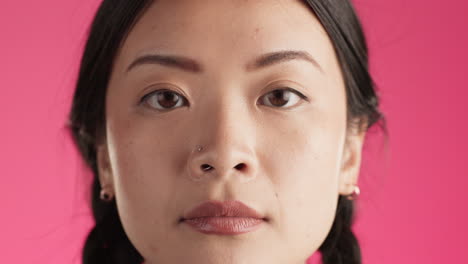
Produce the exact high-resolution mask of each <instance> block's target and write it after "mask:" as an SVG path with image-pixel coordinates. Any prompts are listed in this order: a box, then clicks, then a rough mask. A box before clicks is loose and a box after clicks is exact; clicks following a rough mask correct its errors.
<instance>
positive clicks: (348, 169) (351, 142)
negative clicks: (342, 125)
mask: <svg viewBox="0 0 468 264" xmlns="http://www.w3.org/2000/svg"><path fill="white" fill-rule="evenodd" d="M363 123H364V124H362V125H361V126H360V127H359V129H357V131H356V129H354V130H353V131H351V133H348V135H347V136H346V142H345V145H344V150H343V156H342V158H341V161H342V162H341V169H340V177H339V193H340V194H341V195H345V196H346V195H350V194H352V193H353V191H354V186H355V185H357V183H358V177H359V170H360V167H361V156H362V146H363V144H364V138H365V135H366V129H365V128H366V126H367V124H365V122H363Z"/></svg>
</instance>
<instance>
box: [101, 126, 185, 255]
mask: <svg viewBox="0 0 468 264" xmlns="http://www.w3.org/2000/svg"><path fill="white" fill-rule="evenodd" d="M134 121H135V120H134ZM134 121H133V122H134ZM126 124H130V123H127V122H125V121H123V122H122V121H119V122H115V123H112V121H111V120H109V121H108V127H109V129H108V134H107V135H108V140H109V146H110V148H109V154H110V158H111V166H112V171H113V178H114V185H115V186H114V187H115V192H116V199H117V206H118V211H119V214H120V217H121V221H122V225H123V226H124V229H125V230H126V232H127V234H128V237H129V239H130V240H132V242H133V243H134V244H135V245H137V246H144V245H147V244H148V243H147V242H148V241H154V238H158V239H161V240H164V239H165V238H167V237H168V235H169V234H168V233H167V229H166V228H150V229H148V228H147V227H149V226H153V227H156V226H170V225H173V224H174V222H175V221H177V216H176V215H174V216H173V217H172V216H171V217H168V216H165V215H164V214H165V213H167V212H173V211H174V209H173V208H171V206H173V205H174V204H175V203H174V201H171V200H170V198H171V197H173V195H172V194H173V191H174V190H177V188H175V186H176V182H175V178H176V177H174V170H173V169H172V170H171V168H175V167H176V165H174V164H173V163H172V162H174V161H173V158H171V157H172V156H170V155H167V152H168V151H170V149H171V146H170V145H171V144H170V143H171V141H170V140H167V136H168V135H164V134H161V132H159V133H158V135H157V136H156V135H155V134H154V133H148V131H154V129H148V128H144V127H142V126H141V125H137V123H133V124H132V125H126ZM144 131H146V132H144ZM160 131H163V130H160ZM143 132H144V133H143ZM160 138H165V139H166V140H160ZM139 248H141V247H139Z"/></svg>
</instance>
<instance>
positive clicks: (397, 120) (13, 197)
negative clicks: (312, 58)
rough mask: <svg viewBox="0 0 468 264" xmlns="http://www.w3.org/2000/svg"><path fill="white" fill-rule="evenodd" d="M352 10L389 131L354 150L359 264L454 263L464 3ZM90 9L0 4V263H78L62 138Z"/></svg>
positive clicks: (466, 183)
mask: <svg viewBox="0 0 468 264" xmlns="http://www.w3.org/2000/svg"><path fill="white" fill-rule="evenodd" d="M354 2H355V3H356V6H357V9H358V12H359V14H360V15H361V19H362V21H363V23H364V28H365V31H366V33H367V37H368V41H369V44H370V58H371V70H372V73H373V75H374V78H375V80H376V82H377V84H378V86H379V89H380V94H381V96H382V99H381V100H382V109H383V111H384V113H385V114H386V115H387V119H388V125H389V131H390V142H389V148H388V149H386V148H385V145H384V143H385V142H384V140H383V139H382V137H381V136H378V135H379V134H377V133H371V134H369V137H368V140H369V141H368V142H366V146H365V151H364V157H363V159H364V160H363V165H362V173H361V177H360V180H359V184H360V187H361V191H362V194H361V196H360V201H359V204H358V217H357V220H356V224H355V226H354V230H355V231H356V233H357V234H358V238H359V240H360V242H361V246H362V253H363V263H364V264H376V263H378V264H393V263H400V264H406V263H408V264H414V263H468V256H467V255H466V252H465V251H466V245H467V243H466V239H467V237H468V230H467V227H466V223H468V210H467V206H466V205H465V202H464V199H465V197H466V193H467V192H466V189H467V187H468V169H467V167H466V163H467V154H466V150H467V149H468V139H467V137H466V136H467V135H468V122H467V118H466V114H468V111H467V110H468V107H467V105H468V103H467V102H466V101H467V100H468V87H467V83H468V82H467V75H468V72H467V70H466V68H467V66H466V64H467V62H468V52H467V51H466V49H467V48H468V33H467V32H468V31H467V29H466V28H467V26H468V23H467V18H466V12H467V11H468V2H467V1H464V0H458V1H457V0H447V1H435V0H434V1H432V0H431V1H428V0H411V1H408V0H392V1H389V0H355V1H354ZM97 4H98V1H96V0H68V1H63V0H43V1H33V0H27V1H13V0H2V4H1V8H0V32H1V41H0V60H1V62H0V89H1V90H0V121H1V122H0V128H1V129H0V169H1V172H0V176H1V181H0V182H1V183H0V213H1V217H0V263H25V264H26V263H27V264H30V263H47V264H54V263H57V264H58V263H60V264H63V263H79V260H80V250H81V247H82V244H83V240H84V238H85V235H86V233H87V232H88V230H89V229H90V228H91V226H92V220H91V216H90V211H89V209H88V205H87V203H86V200H85V199H86V198H87V197H88V189H89V188H88V185H89V183H90V181H89V180H90V176H91V175H90V173H89V171H86V170H84V169H83V167H82V165H83V164H82V162H81V160H80V159H79V157H78V155H77V153H76V151H75V149H74V148H73V146H72V145H71V143H70V139H69V138H68V137H67V135H66V134H65V133H64V129H63V124H64V122H65V116H66V114H67V113H68V110H69V105H70V98H71V94H72V91H73V85H74V81H75V76H76V71H77V66H78V59H79V56H80V54H81V51H82V46H83V44H84V41H85V35H84V33H85V31H84V30H85V27H86V26H87V25H88V23H89V22H90V20H91V18H92V15H93V12H94V10H95V8H96V7H97ZM316 257H317V256H316ZM312 262H313V263H315V262H314V261H311V263H312Z"/></svg>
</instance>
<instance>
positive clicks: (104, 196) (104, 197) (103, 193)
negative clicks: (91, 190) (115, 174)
mask: <svg viewBox="0 0 468 264" xmlns="http://www.w3.org/2000/svg"><path fill="white" fill-rule="evenodd" d="M100 198H101V200H103V201H105V202H110V201H111V200H112V195H110V194H108V193H107V192H106V191H105V190H104V189H102V190H101V193H100Z"/></svg>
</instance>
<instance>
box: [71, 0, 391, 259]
mask: <svg viewBox="0 0 468 264" xmlns="http://www.w3.org/2000/svg"><path fill="white" fill-rule="evenodd" d="M367 60H368V58H367V47H366V43H365V38H364V36H363V33H362V29H361V26H360V24H359V21H358V19H357V17H356V15H355V12H354V10H353V8H352V6H351V4H350V3H349V2H348V1H345V0H332V1H331V0H310V1H290V0H289V1H286V0H284V1H282V0H265V1H240V0H236V1H235V0H212V1H208V0H207V1H170V0H162V1H145V0H141V1H127V0H104V1H103V2H102V4H101V6H100V7H99V9H98V12H97V14H96V16H95V18H94V21H93V23H92V26H91V29H90V32H89V39H88V41H87V43H86V47H85V50H84V54H83V58H82V62H81V68H80V73H79V78H78V82H77V87H76V91H75V94H74V98H73V106H72V110H71V113H70V129H71V131H72V133H73V137H74V140H75V142H76V144H77V147H78V148H79V150H80V153H81V155H82V156H83V158H84V160H85V161H86V162H87V164H88V165H89V166H90V168H91V169H92V171H93V173H94V183H93V187H92V188H93V191H92V206H93V213H94V218H95V220H96V226H95V227H94V228H93V229H92V231H91V232H90V234H89V235H88V238H87V241H86V244H85V247H84V250H83V261H84V263H86V264H90V263H141V262H143V261H144V263H145V264H170V263H213V264H214V263H269V264H273V263H278V264H285V263H288V264H296V263H297V264H299V263H304V262H305V261H306V259H307V258H308V257H309V256H310V255H311V254H313V253H314V252H315V251H317V250H318V251H320V252H321V254H322V261H323V263H327V264H331V263H333V264H339V263H346V264H351V263H361V255H360V249H359V245H358V241H357V240H356V237H355V236H354V234H353V232H352V231H351V224H352V219H353V206H354V205H353V200H354V198H355V197H356V195H358V194H359V188H358V186H357V181H358V174H359V168H360V161H361V150H362V145H363V142H364V138H365V132H366V131H367V130H368V129H369V128H370V127H371V126H373V125H374V124H375V123H377V122H378V121H379V120H383V116H382V114H381V113H380V112H379V109H378V97H377V95H376V92H375V90H374V85H373V82H372V79H371V77H370V76H369V73H368V61H367Z"/></svg>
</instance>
